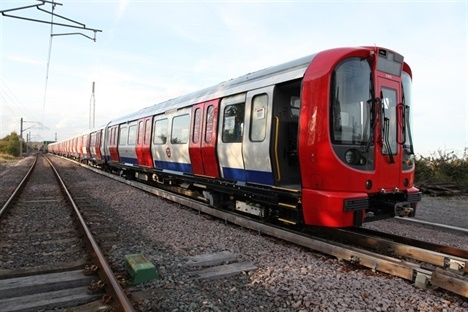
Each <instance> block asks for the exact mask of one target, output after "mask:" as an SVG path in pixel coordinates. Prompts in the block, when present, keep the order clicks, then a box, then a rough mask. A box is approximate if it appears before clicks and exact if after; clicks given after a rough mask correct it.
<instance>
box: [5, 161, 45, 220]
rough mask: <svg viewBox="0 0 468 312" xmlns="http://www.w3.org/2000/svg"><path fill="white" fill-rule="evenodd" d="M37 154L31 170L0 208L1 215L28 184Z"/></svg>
mask: <svg viewBox="0 0 468 312" xmlns="http://www.w3.org/2000/svg"><path fill="white" fill-rule="evenodd" d="M37 155H38V154H36V159H35V160H34V162H33V164H32V165H31V168H29V170H28V172H27V173H26V175H25V176H24V178H23V179H22V180H21V182H20V183H19V184H18V186H17V187H16V189H15V190H14V191H13V193H12V194H11V195H10V197H9V198H8V200H7V202H6V203H5V204H4V205H3V207H2V209H0V217H1V216H2V215H3V213H4V212H5V211H6V210H7V208H8V206H10V204H11V202H12V201H13V200H14V199H15V198H16V196H18V194H19V193H20V192H21V190H22V189H23V188H24V186H25V185H26V182H27V181H28V179H29V177H30V176H31V172H33V169H34V167H35V166H36V163H37V158H38V156H37Z"/></svg>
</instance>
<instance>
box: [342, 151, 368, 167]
mask: <svg viewBox="0 0 468 312" xmlns="http://www.w3.org/2000/svg"><path fill="white" fill-rule="evenodd" d="M345 160H346V162H347V163H348V164H350V165H361V166H364V165H365V164H366V158H364V157H363V156H362V155H361V153H360V152H359V151H358V150H357V149H355V148H353V149H350V150H347V151H346V153H345Z"/></svg>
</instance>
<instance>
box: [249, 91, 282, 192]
mask: <svg viewBox="0 0 468 312" xmlns="http://www.w3.org/2000/svg"><path fill="white" fill-rule="evenodd" d="M272 103H273V86H270V87H266V88H261V89H257V90H254V91H249V92H248V93H247V98H246V105H245V126H244V135H243V146H242V156H243V159H244V166H245V178H246V181H247V182H253V183H261V184H268V185H274V179H273V172H272V162H271V157H270V146H271V139H272V137H271V135H270V132H271V125H272V114H273V109H272Z"/></svg>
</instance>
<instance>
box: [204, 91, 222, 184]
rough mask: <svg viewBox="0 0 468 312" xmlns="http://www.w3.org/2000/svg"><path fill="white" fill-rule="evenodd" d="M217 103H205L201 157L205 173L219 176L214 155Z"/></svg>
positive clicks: (216, 131)
mask: <svg viewBox="0 0 468 312" xmlns="http://www.w3.org/2000/svg"><path fill="white" fill-rule="evenodd" d="M218 104H219V100H218V99H216V100H212V101H210V102H206V103H205V117H204V118H203V120H204V124H203V133H202V159H203V164H204V168H205V175H207V176H210V177H215V178H218V177H219V166H218V159H217V157H216V136H217V134H218Z"/></svg>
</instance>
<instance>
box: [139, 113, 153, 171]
mask: <svg viewBox="0 0 468 312" xmlns="http://www.w3.org/2000/svg"><path fill="white" fill-rule="evenodd" d="M152 119H153V117H146V118H143V119H140V120H138V130H137V133H138V134H137V145H136V155H137V159H138V165H139V166H142V167H149V168H151V167H153V158H152V157H151V122H152Z"/></svg>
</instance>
